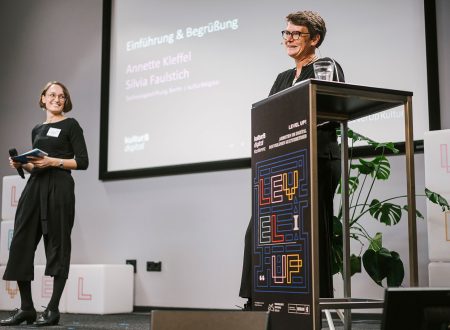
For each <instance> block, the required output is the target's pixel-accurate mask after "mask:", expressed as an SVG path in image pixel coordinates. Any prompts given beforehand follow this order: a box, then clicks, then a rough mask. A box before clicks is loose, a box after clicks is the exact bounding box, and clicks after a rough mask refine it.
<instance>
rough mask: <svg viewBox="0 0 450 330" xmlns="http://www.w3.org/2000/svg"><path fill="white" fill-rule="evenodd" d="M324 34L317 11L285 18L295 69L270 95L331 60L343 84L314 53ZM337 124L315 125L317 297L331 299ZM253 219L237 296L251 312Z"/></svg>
mask: <svg viewBox="0 0 450 330" xmlns="http://www.w3.org/2000/svg"><path fill="white" fill-rule="evenodd" d="M326 32H327V29H326V25H325V21H324V20H323V18H322V17H321V16H320V15H319V14H318V13H316V12H312V11H298V12H294V13H291V14H289V15H288V16H286V29H285V30H283V31H281V36H282V38H283V45H284V47H285V50H286V54H287V55H288V56H289V57H291V58H292V59H293V60H294V63H295V67H293V68H290V69H289V70H286V71H283V72H281V73H280V74H279V75H278V76H277V78H276V80H275V82H274V84H273V86H272V88H271V90H270V93H269V95H273V94H276V93H278V92H280V91H282V90H285V89H287V88H289V87H292V86H293V85H295V84H296V83H298V82H300V81H303V80H306V79H310V78H314V66H313V65H314V62H316V61H318V60H327V61H332V62H333V63H334V66H335V71H334V74H333V80H334V81H340V82H344V81H345V79H344V72H343V70H342V68H341V66H340V64H339V63H337V62H336V61H335V60H333V59H331V58H329V57H325V58H320V57H319V56H318V55H317V54H316V50H317V49H318V48H319V47H320V45H321V44H322V42H323V41H324V38H325V34H326ZM337 127H339V123H336V122H321V123H319V124H318V125H317V159H318V164H317V167H318V168H317V170H318V175H317V176H318V190H319V191H318V195H319V203H318V204H319V286H320V297H321V298H330V297H333V277H332V269H331V249H332V246H331V243H332V235H333V198H334V193H335V191H336V187H337V185H338V183H339V179H340V173H341V166H340V162H341V161H340V148H339V145H338V142H337V136H336V128H337ZM253 221H254V220H253V219H250V223H249V225H248V228H247V232H246V233H245V245H244V261H243V267H242V279H241V287H240V291H239V296H240V297H242V298H247V299H248V302H247V303H246V304H245V306H244V309H246V310H251V309H252V298H253V297H252V283H253V278H252V237H253Z"/></svg>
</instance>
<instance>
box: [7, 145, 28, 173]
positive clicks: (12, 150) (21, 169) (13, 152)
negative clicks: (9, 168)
mask: <svg viewBox="0 0 450 330" xmlns="http://www.w3.org/2000/svg"><path fill="white" fill-rule="evenodd" d="M9 155H10V156H11V157H14V156H17V155H18V153H17V150H16V148H11V149H9ZM17 173H19V175H20V176H21V177H22V179H25V173H24V172H23V168H22V167H18V168H17Z"/></svg>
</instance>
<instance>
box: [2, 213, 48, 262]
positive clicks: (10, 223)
mask: <svg viewBox="0 0 450 330" xmlns="http://www.w3.org/2000/svg"><path fill="white" fill-rule="evenodd" d="M13 231H14V220H4V221H2V222H1V223H0V265H6V263H7V262H8V258H9V247H10V245H11V239H12V236H13ZM45 263H46V259H45V250H44V240H43V239H41V241H40V242H39V244H38V246H37V249H36V253H35V255H34V264H35V265H44V264H45Z"/></svg>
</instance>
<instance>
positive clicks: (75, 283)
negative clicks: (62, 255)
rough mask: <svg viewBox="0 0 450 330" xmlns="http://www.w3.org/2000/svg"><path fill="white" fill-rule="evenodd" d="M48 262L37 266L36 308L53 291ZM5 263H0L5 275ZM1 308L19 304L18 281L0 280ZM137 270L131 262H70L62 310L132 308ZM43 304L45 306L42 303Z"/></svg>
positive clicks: (85, 311) (39, 308) (33, 284)
mask: <svg viewBox="0 0 450 330" xmlns="http://www.w3.org/2000/svg"><path fill="white" fill-rule="evenodd" d="M44 270H45V266H35V273H34V275H35V276H34V281H32V282H31V290H32V294H33V302H34V306H35V308H36V310H37V311H42V310H44V309H45V306H47V304H48V302H49V300H50V297H51V295H52V292H53V278H51V277H48V276H45V275H44ZM4 271H5V266H0V273H1V274H2V275H3V273H4ZM0 289H1V290H0V310H12V309H14V308H19V307H20V294H19V288H18V287H17V283H16V282H9V281H3V280H0ZM133 300H134V273H133V266H131V265H70V272H69V279H68V280H67V283H66V287H65V289H64V292H63V295H62V297H61V301H60V305H59V310H60V312H68V313H82V314H114V313H130V312H132V311H133V302H134V301H133ZM42 306H44V307H42Z"/></svg>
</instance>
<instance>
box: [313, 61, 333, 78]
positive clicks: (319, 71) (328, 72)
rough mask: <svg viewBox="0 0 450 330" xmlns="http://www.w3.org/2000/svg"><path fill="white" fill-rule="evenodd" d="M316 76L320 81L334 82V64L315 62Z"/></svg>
mask: <svg viewBox="0 0 450 330" xmlns="http://www.w3.org/2000/svg"><path fill="white" fill-rule="evenodd" d="M313 66H314V75H315V77H316V78H317V79H320V80H328V81H332V80H333V73H334V63H333V62H331V61H317V62H314V64H313Z"/></svg>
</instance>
